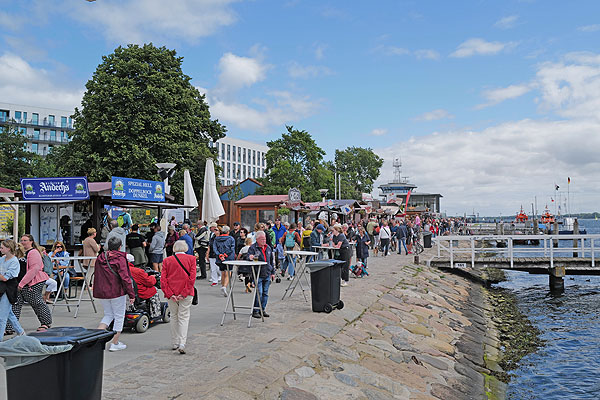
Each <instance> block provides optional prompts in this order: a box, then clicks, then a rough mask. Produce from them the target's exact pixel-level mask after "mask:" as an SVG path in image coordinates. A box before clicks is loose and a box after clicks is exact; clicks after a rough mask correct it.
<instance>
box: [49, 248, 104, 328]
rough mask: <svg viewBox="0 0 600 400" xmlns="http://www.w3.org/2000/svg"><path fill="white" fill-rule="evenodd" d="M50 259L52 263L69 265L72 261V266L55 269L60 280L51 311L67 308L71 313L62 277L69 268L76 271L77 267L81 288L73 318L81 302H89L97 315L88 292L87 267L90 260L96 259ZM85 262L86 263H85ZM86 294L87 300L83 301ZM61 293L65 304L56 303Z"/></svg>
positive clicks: (88, 270) (86, 257) (78, 257)
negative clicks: (60, 307)
mask: <svg viewBox="0 0 600 400" xmlns="http://www.w3.org/2000/svg"><path fill="white" fill-rule="evenodd" d="M50 259H51V260H52V261H65V260H66V261H69V264H70V263H71V261H73V262H74V263H73V266H70V265H68V266H58V267H57V271H58V274H59V276H60V278H61V280H60V286H59V287H58V291H57V292H56V296H54V302H53V303H52V311H54V307H56V306H64V307H67V310H68V311H69V312H71V304H69V298H68V297H67V293H66V292H65V278H64V275H65V274H68V272H67V270H68V269H69V268H75V269H77V267H79V269H81V272H82V273H83V286H82V287H81V292H80V293H79V298H78V299H77V304H75V305H74V307H75V315H74V317H73V318H77V313H78V312H79V307H80V306H81V302H82V301H91V302H92V307H93V308H94V312H95V313H97V312H98V311H97V310H96V304H95V303H94V297H93V296H92V291H91V290H90V278H91V277H90V276H89V274H90V271H91V269H92V268H90V267H89V265H90V264H91V263H92V260H95V259H96V257H90V256H69V257H50ZM86 261H87V262H86ZM75 262H79V265H78V266H77V265H75ZM84 292H87V294H88V296H89V299H84V298H83V293H84ZM61 293H62V296H63V298H64V299H65V304H57V303H56V302H57V301H58V298H59V297H60V294H61Z"/></svg>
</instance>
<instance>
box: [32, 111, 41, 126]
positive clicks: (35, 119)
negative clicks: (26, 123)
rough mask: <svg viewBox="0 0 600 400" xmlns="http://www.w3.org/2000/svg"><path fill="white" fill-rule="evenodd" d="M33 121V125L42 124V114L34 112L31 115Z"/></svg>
mask: <svg viewBox="0 0 600 400" xmlns="http://www.w3.org/2000/svg"><path fill="white" fill-rule="evenodd" d="M31 123H32V124H33V125H39V124H40V115H39V114H38V113H33V114H32V116H31Z"/></svg>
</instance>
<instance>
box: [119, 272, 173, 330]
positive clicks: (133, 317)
mask: <svg viewBox="0 0 600 400" xmlns="http://www.w3.org/2000/svg"><path fill="white" fill-rule="evenodd" d="M152 272H155V271H152ZM132 282H133V290H134V291H135V301H134V302H133V304H132V305H129V306H127V310H126V311H125V322H124V324H123V327H124V328H131V329H133V330H135V331H136V332H139V333H144V332H146V331H147V330H148V328H149V327H150V325H152V324H154V323H156V322H158V321H162V322H164V323H168V322H169V321H171V311H170V310H169V305H168V303H167V302H165V301H163V302H161V301H160V297H159V295H158V292H157V293H156V294H155V295H154V296H152V297H150V298H149V299H141V298H140V297H139V295H138V288H137V284H136V283H135V280H132ZM156 287H157V288H160V275H158V274H156Z"/></svg>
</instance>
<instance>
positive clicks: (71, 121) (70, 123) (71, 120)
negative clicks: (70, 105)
mask: <svg viewBox="0 0 600 400" xmlns="http://www.w3.org/2000/svg"><path fill="white" fill-rule="evenodd" d="M69 128H73V118H71V117H69Z"/></svg>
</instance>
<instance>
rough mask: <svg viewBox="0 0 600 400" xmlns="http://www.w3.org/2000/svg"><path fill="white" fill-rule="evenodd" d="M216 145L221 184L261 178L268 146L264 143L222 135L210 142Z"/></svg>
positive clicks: (263, 173)
mask: <svg viewBox="0 0 600 400" xmlns="http://www.w3.org/2000/svg"><path fill="white" fill-rule="evenodd" d="M210 145H211V146H213V147H216V149H217V152H218V159H217V161H218V162H219V165H220V166H221V176H220V179H221V185H223V186H225V185H233V184H235V183H237V182H240V181H243V180H244V179H246V178H262V177H264V176H265V169H266V167H267V160H266V155H267V151H268V150H269V148H268V147H267V146H266V145H264V144H258V143H253V142H248V141H246V140H240V139H234V138H231V137H224V138H223V139H219V140H218V141H217V142H215V143H211V144H210Z"/></svg>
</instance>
